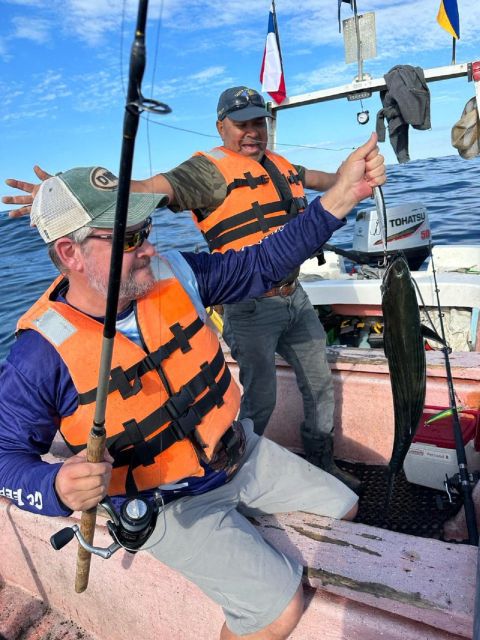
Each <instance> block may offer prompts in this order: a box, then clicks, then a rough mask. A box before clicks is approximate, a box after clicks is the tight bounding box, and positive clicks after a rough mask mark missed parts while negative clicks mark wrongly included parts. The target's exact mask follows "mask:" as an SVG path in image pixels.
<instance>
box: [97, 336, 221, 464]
mask: <svg viewBox="0 0 480 640" xmlns="http://www.w3.org/2000/svg"><path fill="white" fill-rule="evenodd" d="M223 366H225V371H228V368H227V367H226V365H225V360H224V357H223V352H222V348H221V347H220V348H219V350H218V352H217V354H216V355H215V357H214V359H213V360H212V362H211V363H210V364H208V363H204V364H203V365H202V367H201V370H200V371H199V373H197V374H196V375H195V376H194V377H193V378H192V379H191V380H189V382H187V383H186V384H184V385H183V386H182V388H181V389H180V390H179V391H178V392H177V393H174V394H173V395H172V396H170V398H168V400H167V401H166V402H165V403H164V404H163V405H162V406H161V407H159V408H158V409H156V410H155V411H153V413H151V414H150V415H148V416H147V417H146V418H144V419H143V420H141V421H140V422H139V423H138V428H139V429H140V431H141V433H142V437H143V439H147V438H148V437H149V436H150V435H151V434H152V433H154V432H155V431H157V429H159V427H161V426H162V425H163V424H165V423H167V422H170V421H173V422H174V421H177V420H181V418H182V416H183V415H184V414H185V413H187V412H188V410H189V408H191V407H195V408H196V407H197V406H198V405H199V403H200V402H201V400H199V401H198V402H195V400H196V398H198V396H199V395H200V394H201V393H203V392H204V391H205V390H206V389H209V391H208V393H207V394H205V396H204V397H206V396H207V395H209V401H213V400H214V402H213V404H211V405H210V404H209V408H208V410H209V411H210V409H211V408H213V406H214V405H217V406H221V405H222V404H223V391H222V390H221V389H220V382H221V381H222V380H223V377H224V376H225V372H224V373H223V374H222V377H221V378H220V381H219V382H218V383H217V382H216V378H217V377H218V375H219V373H220V371H221V370H222V367H223ZM222 384H225V383H224V381H223V383H222ZM227 386H228V385H227ZM222 388H223V387H222ZM225 390H226V388H225ZM202 399H203V398H202ZM200 406H202V405H200ZM202 417H203V416H202ZM167 429H168V427H167ZM172 430H173V431H175V426H173V427H172ZM165 431H166V430H164V431H163V432H162V433H165ZM184 437H185V435H183V436H182V437H181V438H180V440H181V439H182V438H184ZM132 444H134V443H133V442H131V441H130V439H129V435H128V433H127V432H124V433H121V434H117V435H115V436H111V437H109V438H107V441H106V445H107V447H108V449H109V451H110V452H111V454H112V456H113V457H116V455H117V453H118V452H121V451H122V449H125V447H128V446H131V445H132ZM169 446H170V445H169Z"/></svg>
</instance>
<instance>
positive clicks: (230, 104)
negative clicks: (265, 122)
mask: <svg viewBox="0 0 480 640" xmlns="http://www.w3.org/2000/svg"><path fill="white" fill-rule="evenodd" d="M226 117H228V118H230V120H236V121H237V122H245V121H246V120H253V119H254V118H271V117H272V114H271V113H270V112H269V111H267V108H266V106H265V100H264V99H263V97H262V96H261V95H260V94H259V93H258V91H255V89H249V88H248V87H232V88H231V89H225V91H224V92H223V93H222V94H221V95H220V98H219V99H218V105H217V118H218V119H219V120H224V119H225V118H226Z"/></svg>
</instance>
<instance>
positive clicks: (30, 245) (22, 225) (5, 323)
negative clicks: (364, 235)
mask: <svg viewBox="0 0 480 640" xmlns="http://www.w3.org/2000/svg"><path fill="white" fill-rule="evenodd" d="M479 178H480V158H475V159H474V160H468V161H467V160H462V159H461V158H459V157H457V156H449V157H445V158H436V159H430V160H416V161H414V162H409V163H408V164H405V165H395V166H393V167H389V168H388V183H387V185H386V186H385V188H384V194H385V200H386V203H387V206H394V205H397V204H403V203H407V202H418V201H420V202H422V203H423V204H424V205H425V206H426V207H427V209H428V215H429V220H430V226H431V230H432V235H433V241H434V243H435V244H450V243H457V244H476V243H479V242H480V221H479V217H480V180H479ZM372 203H373V201H372ZM363 206H364V204H363ZM372 206H373V204H372ZM349 220H350V222H349V224H347V225H346V227H345V228H344V229H342V230H341V231H339V232H338V233H337V234H335V236H334V237H333V238H332V240H331V242H332V244H336V245H338V246H340V247H342V248H345V249H347V248H350V247H351V244H352V232H353V221H354V216H353V215H351V216H350V218H349ZM0 232H1V237H2V243H1V251H0V269H1V274H2V279H1V285H0V299H1V309H2V312H1V322H0V359H2V358H3V357H5V355H6V353H7V351H8V348H9V345H10V344H11V342H12V340H13V332H14V330H15V323H16V320H17V318H18V317H19V315H21V313H23V312H24V311H25V310H26V309H28V307H29V306H30V305H31V304H32V302H34V301H35V299H36V298H37V297H38V296H39V294H40V293H42V292H43V291H44V289H45V288H46V287H47V286H48V284H49V283H50V282H51V280H52V279H53V278H54V277H55V276H56V270H55V268H54V267H53V265H52V264H51V263H50V261H49V259H48V256H47V252H46V248H45V244H44V243H43V241H42V240H41V238H40V237H39V235H38V233H37V232H36V231H35V230H34V229H31V228H30V227H29V221H28V219H9V218H7V217H6V216H5V215H1V214H0ZM152 235H153V238H152V240H153V241H154V242H155V244H156V246H157V247H158V249H159V250H160V251H161V250H164V249H166V248H171V247H176V248H179V249H182V250H195V249H203V248H204V247H205V245H204V243H203V239H202V237H201V235H200V233H199V231H198V230H197V229H196V227H195V226H194V224H193V222H192V220H191V218H190V214H189V213H186V212H184V213H181V214H177V215H173V214H172V213H170V212H169V211H168V210H163V211H162V212H161V213H159V215H158V216H157V217H156V220H155V226H154V231H153V233H152Z"/></svg>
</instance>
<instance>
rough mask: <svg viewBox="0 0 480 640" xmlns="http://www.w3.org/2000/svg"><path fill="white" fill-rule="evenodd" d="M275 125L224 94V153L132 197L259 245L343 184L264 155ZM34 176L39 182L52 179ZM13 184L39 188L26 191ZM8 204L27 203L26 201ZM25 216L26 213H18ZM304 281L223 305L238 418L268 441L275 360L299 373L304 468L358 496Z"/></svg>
mask: <svg viewBox="0 0 480 640" xmlns="http://www.w3.org/2000/svg"><path fill="white" fill-rule="evenodd" d="M270 117H271V114H270V113H269V111H268V109H267V107H266V105H265V101H264V99H263V97H262V96H261V95H260V94H259V93H258V92H257V91H255V90H254V89H250V88H248V87H245V86H238V87H231V88H229V89H226V90H225V91H223V92H222V93H221V95H220V97H219V100H218V105H217V130H218V132H219V135H220V137H221V138H222V141H223V145H222V146H220V147H216V148H214V149H212V150H210V151H209V152H198V153H196V154H195V155H194V156H192V157H191V158H190V159H188V160H186V161H185V162H183V163H182V164H180V165H179V166H177V167H176V168H174V169H172V170H171V171H168V172H166V173H161V174H157V175H155V176H153V177H152V178H149V179H147V180H143V181H133V182H132V190H133V191H138V192H150V191H153V192H155V191H156V192H160V193H165V194H166V195H167V196H168V201H169V202H168V207H169V208H170V209H171V210H172V211H174V212H178V211H183V210H185V209H189V210H191V212H192V217H193V220H194V222H195V224H196V225H197V226H198V227H199V229H200V230H201V232H202V233H203V235H204V237H205V240H206V242H207V244H208V247H209V249H210V251H212V252H221V253H224V252H226V251H227V250H228V249H235V250H240V249H242V248H243V247H246V246H249V245H252V244H256V243H258V242H260V241H261V240H263V238H265V237H267V236H268V235H270V234H271V233H273V232H274V231H276V230H277V229H279V228H280V227H281V226H282V225H284V224H286V223H288V222H289V221H290V220H292V219H293V218H295V217H296V216H297V215H298V214H301V212H302V211H303V210H304V208H305V206H306V204H307V200H306V197H305V191H304V189H305V188H308V189H312V190H314V191H320V192H325V191H326V190H327V189H329V188H330V187H332V186H333V185H334V184H335V183H336V181H337V180H338V178H339V172H338V171H337V173H326V172H323V171H317V170H313V169H306V168H305V167H302V166H298V165H293V164H291V163H290V162H289V161H288V160H287V159H286V158H284V157H283V156H280V155H279V154H277V153H273V152H271V151H268V150H267V138H268V136H267V118H270ZM36 171H37V175H38V176H39V177H40V178H42V179H44V178H45V177H46V176H48V174H45V173H44V172H43V171H41V170H39V169H38V168H37V169H36ZM8 183H9V184H10V186H14V187H18V188H21V189H24V190H26V191H30V192H31V191H32V190H33V189H34V185H32V184H30V183H24V182H18V181H16V180H11V181H9V182H8ZM3 201H4V202H6V203H16V204H28V198H26V197H25V196H16V197H6V198H3ZM27 210H28V206H27V207H24V208H23V209H20V211H19V212H18V213H17V214H16V215H18V214H21V213H22V212H26V211H27ZM308 257H311V256H308ZM298 273H299V268H298V267H297V266H296V267H295V268H294V269H292V271H291V272H289V273H288V274H286V275H285V276H284V277H283V278H282V279H281V280H279V281H278V282H275V283H273V284H272V287H271V288H270V289H269V290H268V291H266V292H264V293H262V294H261V295H258V296H256V297H253V296H252V297H251V298H249V299H247V300H242V301H241V302H235V303H229V304H226V305H224V330H223V336H224V338H225V341H226V342H227V343H228V345H229V346H230V349H231V352H232V355H233V357H234V358H235V360H236V361H237V362H238V364H239V368H240V380H241V382H242V386H243V397H242V405H241V410H240V417H241V418H250V419H251V420H253V423H254V425H255V432H256V433H258V434H260V435H261V434H263V432H264V430H265V428H266V426H267V424H268V421H269V419H270V416H271V414H272V412H273V410H274V408H275V404H276V369H275V353H279V354H280V355H281V356H282V357H283V358H284V359H285V360H286V361H287V362H288V363H289V364H291V366H292V367H293V369H294V370H295V374H296V378H297V383H298V386H299V389H300V392H301V394H302V398H303V406H304V415H305V419H304V422H303V423H302V424H301V425H299V427H300V432H301V436H302V442H303V446H304V450H305V454H306V458H307V460H309V461H310V462H311V463H312V464H315V465H316V466H318V467H320V468H321V469H324V470H326V471H328V472H329V473H331V474H333V475H335V476H336V477H337V478H339V479H340V480H341V481H342V482H344V483H346V484H347V485H348V486H349V487H350V488H351V489H352V490H353V491H356V492H357V493H358V492H359V491H360V481H359V480H358V479H357V478H355V477H354V476H353V475H351V474H350V473H347V472H346V471H343V470H342V469H340V468H339V467H337V465H336V464H335V461H334V457H333V453H334V452H333V442H334V439H333V435H334V433H333V426H334V425H333V412H334V393H333V382H332V376H331V372H330V368H329V365H328V362H327V355H326V336H325V331H324V329H323V327H322V325H321V323H320V321H319V319H318V316H317V314H316V312H315V310H314V309H313V307H312V305H311V304H310V301H309V299H308V297H307V294H306V293H305V291H304V290H303V288H302V286H301V285H300V284H299V282H298V279H297V276H298Z"/></svg>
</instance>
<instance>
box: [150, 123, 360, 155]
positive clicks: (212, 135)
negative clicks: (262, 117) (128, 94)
mask: <svg viewBox="0 0 480 640" xmlns="http://www.w3.org/2000/svg"><path fill="white" fill-rule="evenodd" d="M140 117H142V118H145V116H140ZM151 123H152V124H155V125H157V126H159V127H166V128H167V129H174V130H175V131H183V132H184V133H192V134H193V135H196V136H202V137H203V138H214V139H215V140H220V139H221V138H220V136H219V135H218V134H215V133H204V132H202V131H196V130H194V129H186V128H185V127H177V126H174V125H173V124H166V123H165V122H158V121H157V120H152V121H151ZM275 144H276V145H278V146H279V147H293V148H299V149H312V150H313V151H354V150H355V149H356V148H357V147H338V148H332V147H319V146H317V145H313V144H296V143H293V142H275Z"/></svg>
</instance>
